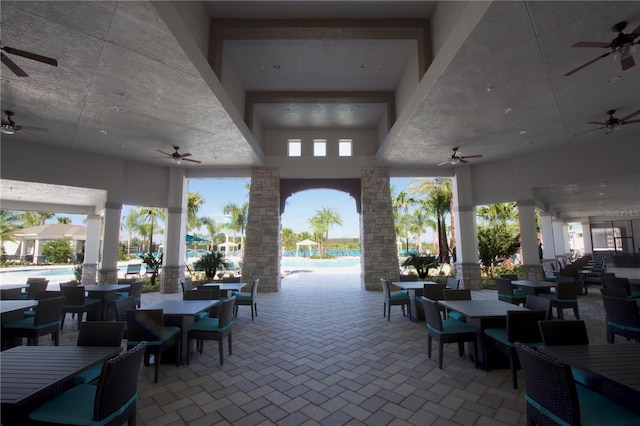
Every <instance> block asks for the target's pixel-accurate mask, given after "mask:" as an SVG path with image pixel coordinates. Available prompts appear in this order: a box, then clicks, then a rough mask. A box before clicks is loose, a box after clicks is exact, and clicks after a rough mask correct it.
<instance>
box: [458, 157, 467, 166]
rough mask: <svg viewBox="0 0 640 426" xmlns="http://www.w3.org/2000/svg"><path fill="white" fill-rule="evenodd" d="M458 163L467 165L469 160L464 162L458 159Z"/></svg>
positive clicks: (460, 158)
mask: <svg viewBox="0 0 640 426" xmlns="http://www.w3.org/2000/svg"><path fill="white" fill-rule="evenodd" d="M458 163H461V164H467V163H468V161H467V160H463V159H462V157H458Z"/></svg>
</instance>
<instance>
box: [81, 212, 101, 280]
mask: <svg viewBox="0 0 640 426" xmlns="http://www.w3.org/2000/svg"><path fill="white" fill-rule="evenodd" d="M101 222H102V216H100V215H96V214H90V215H87V239H86V241H85V243H84V261H83V262H82V263H83V264H82V284H84V285H91V284H95V283H96V273H97V271H98V262H99V261H100V223H101Z"/></svg>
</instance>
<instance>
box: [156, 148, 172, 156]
mask: <svg viewBox="0 0 640 426" xmlns="http://www.w3.org/2000/svg"><path fill="white" fill-rule="evenodd" d="M156 151H158V152H159V153H160V154H164V155H166V156H167V157H171V154H169V153H167V152H164V151H160V150H159V149H156ZM155 158H160V157H155Z"/></svg>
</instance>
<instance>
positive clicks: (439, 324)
mask: <svg viewBox="0 0 640 426" xmlns="http://www.w3.org/2000/svg"><path fill="white" fill-rule="evenodd" d="M421 302H422V307H423V309H424V315H425V318H426V327H427V334H428V337H427V355H428V356H429V359H431V344H432V340H433V339H435V340H436V341H437V342H438V343H439V345H438V368H440V369H442V356H443V350H444V344H445V343H458V354H459V355H460V356H463V355H464V343H465V342H473V351H474V360H475V363H476V368H478V344H477V343H478V342H477V337H476V331H475V329H474V328H473V327H471V326H470V325H468V324H465V323H463V322H461V321H457V320H453V319H446V320H443V319H442V316H441V315H440V310H439V309H438V306H437V302H434V301H432V300H429V299H427V298H424V297H423V298H422V300H421Z"/></svg>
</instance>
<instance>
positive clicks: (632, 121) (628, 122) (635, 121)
mask: <svg viewBox="0 0 640 426" xmlns="http://www.w3.org/2000/svg"><path fill="white" fill-rule="evenodd" d="M635 123H640V120H631V121H623V122H622V123H620V124H635Z"/></svg>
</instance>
